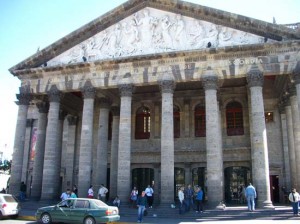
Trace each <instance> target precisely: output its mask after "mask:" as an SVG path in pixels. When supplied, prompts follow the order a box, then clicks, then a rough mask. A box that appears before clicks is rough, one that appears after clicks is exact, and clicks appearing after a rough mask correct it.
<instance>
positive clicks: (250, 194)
mask: <svg viewBox="0 0 300 224" xmlns="http://www.w3.org/2000/svg"><path fill="white" fill-rule="evenodd" d="M245 197H246V199H247V203H248V210H249V211H254V210H255V201H254V200H255V198H256V190H255V187H253V186H252V184H251V183H249V185H248V187H247V188H246V190H245Z"/></svg>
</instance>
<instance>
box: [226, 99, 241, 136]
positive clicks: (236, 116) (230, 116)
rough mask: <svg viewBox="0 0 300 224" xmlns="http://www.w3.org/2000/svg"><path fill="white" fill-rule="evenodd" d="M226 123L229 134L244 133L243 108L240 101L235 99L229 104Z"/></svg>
mask: <svg viewBox="0 0 300 224" xmlns="http://www.w3.org/2000/svg"><path fill="white" fill-rule="evenodd" d="M226 124H227V135H228V136H235V135H243V134H244V121H243V108H242V105H241V104H240V103H238V102H235V101H234V102H231V103H228V104H227V106H226Z"/></svg>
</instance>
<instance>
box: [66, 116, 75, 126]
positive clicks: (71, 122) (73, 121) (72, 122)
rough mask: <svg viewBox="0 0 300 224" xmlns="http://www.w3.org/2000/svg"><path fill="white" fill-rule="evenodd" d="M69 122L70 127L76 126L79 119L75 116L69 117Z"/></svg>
mask: <svg viewBox="0 0 300 224" xmlns="http://www.w3.org/2000/svg"><path fill="white" fill-rule="evenodd" d="M67 120H68V123H69V125H76V124H77V121H78V117H77V116H73V115H68V116H67Z"/></svg>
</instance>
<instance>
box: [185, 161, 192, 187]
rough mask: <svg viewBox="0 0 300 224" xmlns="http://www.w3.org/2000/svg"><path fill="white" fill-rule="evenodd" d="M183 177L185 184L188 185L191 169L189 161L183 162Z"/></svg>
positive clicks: (190, 181)
mask: <svg viewBox="0 0 300 224" xmlns="http://www.w3.org/2000/svg"><path fill="white" fill-rule="evenodd" d="M184 179H185V182H184V184H185V186H188V185H189V184H192V169H191V163H185V164H184Z"/></svg>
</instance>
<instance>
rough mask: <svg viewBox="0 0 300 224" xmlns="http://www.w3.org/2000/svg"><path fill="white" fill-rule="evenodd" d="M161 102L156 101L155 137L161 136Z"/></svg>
mask: <svg viewBox="0 0 300 224" xmlns="http://www.w3.org/2000/svg"><path fill="white" fill-rule="evenodd" d="M159 108H160V103H158V102H155V103H154V138H159V136H160V111H159Z"/></svg>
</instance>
